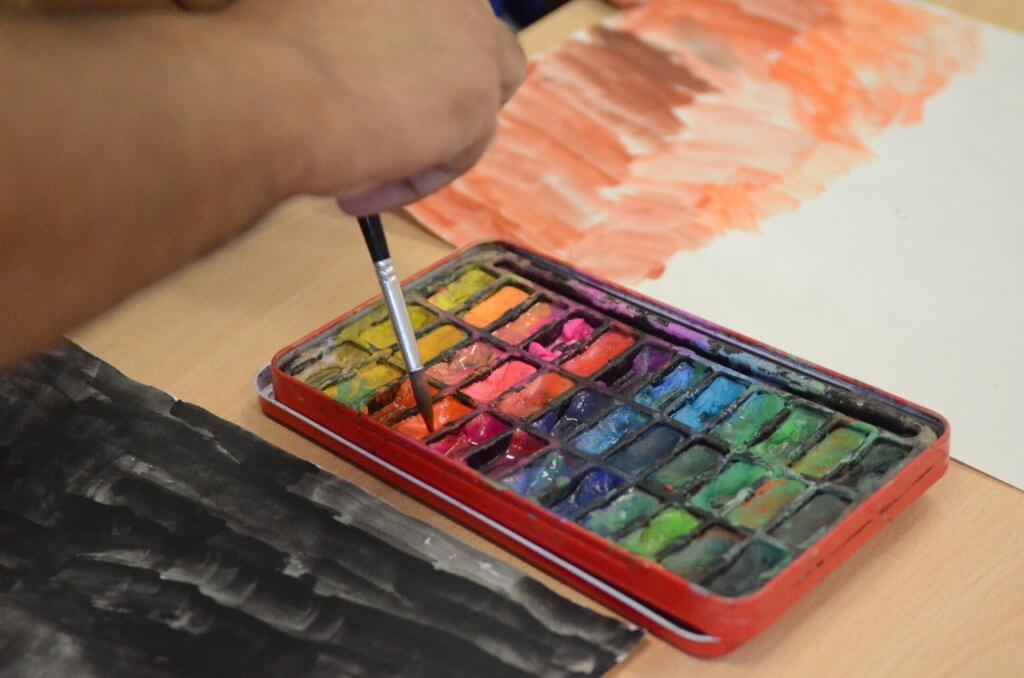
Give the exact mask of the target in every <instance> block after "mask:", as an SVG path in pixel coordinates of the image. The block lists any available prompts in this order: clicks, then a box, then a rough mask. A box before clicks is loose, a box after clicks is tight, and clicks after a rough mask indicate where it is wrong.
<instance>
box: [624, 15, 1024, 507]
mask: <svg viewBox="0 0 1024 678" xmlns="http://www.w3.org/2000/svg"><path fill="white" fill-rule="evenodd" d="M981 35H982V43H983V45H984V53H985V54H984V57H983V58H982V59H981V60H980V63H979V64H978V66H977V67H976V68H975V70H974V72H973V73H971V74H967V75H961V76H958V77H957V78H955V79H954V81H953V82H952V83H951V84H950V85H949V86H947V87H946V88H945V89H944V90H943V91H942V92H940V93H939V94H937V95H936V96H934V97H933V98H932V99H931V100H930V101H929V102H928V103H927V105H926V110H925V115H924V120H923V121H922V122H920V123H918V124H916V125H911V126H908V127H894V128H890V129H889V130H887V131H885V132H883V133H882V134H881V135H879V136H878V137H876V138H875V139H873V140H871V141H870V142H869V146H870V148H871V150H872V152H873V153H874V156H875V157H874V158H873V159H872V160H871V161H869V162H867V163H866V164H864V165H862V166H859V167H857V168H854V169H853V170H850V171H849V172H847V173H845V174H843V175H842V176H840V177H838V178H836V179H834V180H832V181H831V182H830V183H829V184H828V188H827V190H826V192H825V193H824V194H822V195H821V196H819V197H817V198H814V199H812V200H808V201H806V202H804V203H803V204H802V205H801V206H800V207H799V208H798V209H797V210H795V211H793V212H790V213H786V214H782V215H780V216H777V217H773V218H771V219H768V220H765V221H764V222H763V224H762V232H761V233H760V234H751V233H744V232H735V231H734V232H731V233H729V234H728V235H725V236H722V237H720V238H717V239H716V240H714V241H713V242H712V243H710V244H709V245H707V246H706V247H704V248H702V249H700V250H698V251H693V252H685V253H681V254H678V255H676V256H675V257H674V258H673V259H672V260H671V261H670V263H669V265H668V267H667V269H666V272H665V274H664V276H662V277H661V278H660V279H658V280H655V281H647V282H645V283H642V284H640V285H639V286H638V288H639V290H640V291H641V292H644V293H646V294H648V295H650V296H652V297H655V298H657V299H661V300H663V301H665V302H667V303H670V304H672V305H676V306H679V307H680V308H683V309H686V310H688V311H691V312H693V313H696V314H698V315H701V316H703V317H705V318H708V319H709V320H712V321H714V322H717V323H720V324H723V325H725V326H727V327H730V328H733V329H735V330H738V331H740V332H743V333H744V334H747V335H749V336H753V337H757V338H758V339H760V340H762V341H765V342H767V343H769V344H771V345H774V346H776V347H778V348H781V349H783V350H786V351H790V352H792V353H794V354H796V355H799V356H802V357H804V358H807V359H809V360H812V361H814V362H817V363H820V364H823V365H825V366H827V367H829V368H832V369H835V370H837V371H839V372H842V373H844V374H848V375H851V376H855V377H856V378H858V379H860V380H863V381H866V382H868V383H871V384H873V385H876V386H879V387H881V388H884V389H886V390H889V391H892V392H894V393H896V394H898V395H901V396H904V397H906V398H908V399H910V400H912V401H915V402H918V403H920V404H922V405H924V406H927V407H930V408H933V409H935V410H937V411H938V412H940V413H941V414H943V415H945V416H946V417H947V418H948V419H949V420H950V422H951V425H952V454H953V456H954V457H956V458H957V459H959V460H961V461H963V462H965V463H967V464H969V465H971V466H974V467H975V468H977V469H979V470H981V471H983V472H985V473H988V474H991V475H993V476H995V477H996V478H999V479H1000V480H1003V481H1005V482H1007V483H1009V484H1011V485H1014V486H1016V487H1018V488H1021V489H1024V447H1022V445H1021V440H1022V439H1024V416H1022V411H1021V407H1022V406H1024V397H1022V395H1021V393H1022V390H1024V339H1022V336H1024V257H1022V252H1024V217H1022V214H1024V171H1022V168H1021V165H1022V163H1024V39H1022V38H1021V36H1019V35H1016V34H1014V33H1010V32H1008V31H1004V30H1002V29H998V28H995V27H990V26H986V27H984V28H982V29H981Z"/></svg>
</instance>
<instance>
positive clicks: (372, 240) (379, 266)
mask: <svg viewBox="0 0 1024 678" xmlns="http://www.w3.org/2000/svg"><path fill="white" fill-rule="evenodd" d="M359 227H360V228H361V229H362V230H363V238H365V239H366V246H367V247H368V248H369V250H370V257H371V258H372V259H373V267H374V269H375V270H376V271H377V281H378V282H379V283H380V291H381V293H382V294H383V295H384V303H385V305H387V307H388V315H390V316H391V326H392V327H394V328H395V336H396V337H398V347H399V348H400V349H401V351H402V357H404V358H405V366H406V369H407V370H408V371H409V383H410V384H411V385H412V395H413V397H414V398H415V399H416V406H417V408H418V409H419V411H420V416H422V417H423V421H424V423H426V425H427V430H428V431H430V432H431V433H433V431H434V406H433V404H432V403H431V402H430V388H429V387H428V386H427V374H426V372H425V371H424V369H423V359H422V358H421V357H420V347H419V345H418V344H417V343H416V333H415V332H413V329H412V321H410V320H409V309H408V308H406V306H405V296H403V294H402V286H401V285H399V283H398V276H397V275H395V265H394V264H393V263H391V254H390V253H389V252H388V241H387V239H386V238H385V237H384V227H383V226H382V225H381V223H380V216H379V215H376V214H369V215H367V216H363V217H359Z"/></svg>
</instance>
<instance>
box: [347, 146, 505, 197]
mask: <svg viewBox="0 0 1024 678" xmlns="http://www.w3.org/2000/svg"><path fill="white" fill-rule="evenodd" d="M492 138H493V135H488V136H487V137H486V138H484V139H482V140H480V141H478V142H476V143H475V144H473V145H472V146H470V147H469V148H467V149H466V150H465V151H463V152H462V153H459V154H458V155H457V156H456V157H454V158H452V159H451V160H449V161H448V162H446V163H444V164H443V165H438V166H437V167H433V168H431V169H428V170H425V171H423V172H419V173H417V174H414V175H413V176H411V177H409V178H407V179H403V180H401V181H396V182H393V183H389V184H385V185H383V186H378V187H377V188H375V189H373V190H371V191H369V192H367V193H364V194H363V195H358V196H355V197H353V198H340V199H339V200H338V206H339V207H341V209H342V210H344V211H345V212H347V213H348V214H351V215H353V216H361V215H364V214H375V213H377V212H388V211H390V210H394V209H398V208H399V207H404V206H405V205H408V204H410V203H414V202H416V201H417V200H421V199H423V198H425V197H427V196H428V195H431V194H432V193H436V192H437V191H439V190H441V189H442V188H444V187H445V186H447V185H448V184H450V183H451V182H453V181H455V180H456V179H458V178H459V177H460V176H462V175H463V174H465V173H466V172H467V171H469V169H470V168H472V167H473V166H474V165H475V164H476V163H477V161H478V160H480V158H481V157H482V156H483V154H484V152H485V151H486V150H487V147H488V146H490V143H491V140H492Z"/></svg>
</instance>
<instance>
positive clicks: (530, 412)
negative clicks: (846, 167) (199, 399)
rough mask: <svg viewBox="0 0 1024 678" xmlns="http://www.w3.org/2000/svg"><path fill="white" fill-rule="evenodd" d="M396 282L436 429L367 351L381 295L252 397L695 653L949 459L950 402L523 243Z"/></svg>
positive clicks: (926, 482)
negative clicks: (418, 349) (858, 377)
mask: <svg viewBox="0 0 1024 678" xmlns="http://www.w3.org/2000/svg"><path fill="white" fill-rule="evenodd" d="M508 289H515V290H518V292H516V293H508V292H506V293H503V295H504V296H503V298H501V299H499V300H498V301H497V302H494V301H491V300H493V299H494V298H495V295H497V294H498V293H499V292H500V291H501V290H508ZM406 294H407V297H408V299H409V302H410V304H411V305H414V306H416V307H420V308H422V309H423V311H421V312H418V313H419V314H420V316H421V319H422V322H421V323H420V326H419V327H418V328H417V336H418V337H419V338H420V341H421V346H422V345H423V344H422V342H424V341H427V342H431V344H430V345H431V346H432V347H433V349H432V350H430V351H426V350H425V351H424V354H425V358H426V363H427V369H428V376H429V377H430V381H431V387H432V388H433V389H435V395H434V399H435V402H438V403H446V405H445V407H446V408H449V409H450V410H451V412H449V413H448V414H446V416H445V417H442V419H443V421H442V422H441V426H440V428H439V430H438V431H436V432H435V433H434V434H428V433H427V432H426V431H425V428H423V429H421V428H419V427H418V426H417V425H416V424H415V420H416V419H417V417H416V415H415V412H414V411H413V409H414V408H413V406H412V401H411V400H410V399H408V398H404V397H400V396H402V384H403V381H402V379H401V378H398V379H391V380H390V381H388V383H386V384H377V381H387V378H390V377H392V376H393V373H392V372H391V371H386V370H383V368H377V369H378V371H376V372H373V371H371V372H367V366H373V365H378V364H379V365H384V366H386V367H388V368H389V370H390V369H394V370H398V371H399V372H402V370H403V369H404V367H403V365H402V362H401V360H400V357H398V358H396V355H395V354H396V351H395V350H394V347H392V346H384V344H388V343H389V341H387V340H388V339H389V337H388V334H387V330H386V327H385V328H382V327H381V323H382V322H386V313H385V312H384V310H383V307H382V306H381V304H380V301H379V300H373V301H370V302H367V303H366V304H364V305H363V306H361V307H360V308H358V309H355V310H354V311H352V312H350V313H348V314H346V315H345V316H342V317H341V318H339V319H337V320H335V321H333V322H332V323H330V324H328V325H326V326H325V327H323V328H321V329H319V330H317V331H315V332H313V333H311V334H310V335H309V336H307V337H305V338H304V339H302V340H300V341H298V342H296V343H294V344H292V345H291V346H289V347H287V348H285V349H283V350H282V351H281V352H279V353H278V354H277V355H276V356H275V358H274V360H273V362H272V365H271V367H272V388H271V384H264V386H263V387H262V389H263V390H262V391H261V395H262V396H263V397H262V398H261V402H262V403H263V407H264V409H265V411H266V412H267V413H268V414H270V415H271V416H273V417H275V418H277V419H279V420H281V421H283V422H284V423H286V424H288V425H290V426H293V427H294V428H297V429H298V430H300V431H301V432H303V433H305V434H306V435H308V436H310V437H312V438H314V439H315V440H317V441H319V442H320V443H321V444H324V445H325V446H327V447H328V448H329V449H331V450H333V451H335V452H337V453H339V454H341V455H342V456H345V457H346V458H347V459H349V460H351V461H353V462H354V463H356V464H358V465H359V466H361V467H363V468H365V469H367V470H370V471H371V472H374V473H376V474H378V475H380V476H382V477H384V478H385V479H387V480H388V481H390V482H392V483H394V484H396V485H397V486H399V487H401V488H402V489H404V490H406V491H408V492H409V493H410V494H413V495H414V496H416V497H418V498H419V499H421V500H422V501H424V502H425V503H428V504H429V505H431V506H433V507H435V508H437V509H438V510H441V511H443V512H445V513H447V514H449V515H451V516H453V517H455V518H457V519H459V520H461V521H463V522H465V523H466V524H467V525H469V526H471V527H472V528H474V529H476V530H478V531H479V532H481V533H482V534H484V535H485V536H488V537H489V538H491V539H493V540H494V541H495V542H496V543H498V544H500V545H502V546H505V547H507V548H509V549H511V550H513V551H515V552H516V553H518V554H519V555H521V556H522V557H524V558H526V559H528V560H529V561H530V562H532V563H534V564H536V565H538V566H539V567H541V568H543V569H545V570H546V571H548V572H550V573H552V574H554V575H555V576H559V577H560V578H562V579H564V580H565V581H567V582H569V583H570V584H573V585H575V586H577V587H578V588H580V589H581V590H583V591H585V592H586V593H588V594H590V595H592V596H594V597H595V598H596V599H598V600H600V601H601V602H602V603H604V604H606V605H608V606H609V607H611V608H612V609H614V610H615V611H617V612H619V613H621V614H623V615H624V616H626V617H627V618H629V619H632V620H634V621H636V622H637V623H639V624H641V625H643V626H645V627H646V628H648V629H650V630H651V631H652V632H654V633H656V634H658V635H659V636H661V637H663V638H665V639H666V640H669V641H670V642H672V643H674V644H675V645H677V646H678V647H680V648H683V649H685V650H688V651H690V652H693V653H696V654H700V655H714V654H721V653H723V652H727V651H729V650H730V649H732V648H734V647H736V646H737V645H739V644H740V643H742V642H743V641H744V640H746V639H747V638H749V637H751V636H752V635H754V634H755V633H757V632H759V631H760V630H762V629H763V628H765V627H766V626H767V625H768V624H770V623H771V622H772V621H773V620H774V619H775V618H777V617H778V616H779V615H781V614H782V613H783V612H784V611H785V610H786V609H787V608H788V607H789V606H790V605H792V604H793V603H794V602H795V601H796V600H798V599H799V598H800V597H801V596H802V595H804V594H805V593H806V592H807V591H808V590H810V589H811V588H812V587H813V586H814V585H815V584H816V583H817V582H818V581H820V580H821V579H822V578H823V577H824V576H825V575H826V574H827V573H828V572H829V571H831V570H832V569H834V568H835V567H837V566H838V565H839V564H840V563H841V562H842V561H843V560H845V559H846V558H847V557H849V555H850V554H852V553H853V552H854V551H855V550H856V549H857V548H858V547H859V546H860V545H861V544H862V543H864V541H866V540H867V539H868V538H870V536H871V535H873V534H874V533H875V532H877V531H878V530H879V529H880V528H881V526H882V525H884V524H885V523H886V522H887V521H888V520H890V519H891V518H892V517H894V516H895V515H896V514H898V513H899V512H900V511H902V510H903V508H905V507H906V506H907V505H908V504H909V503H910V502H911V501H913V500H914V499H915V498H916V497H917V496H919V495H920V494H921V493H922V492H923V491H924V490H925V489H926V488H927V487H928V486H930V485H931V484H932V483H934V482H935V481H936V480H937V479H938V478H939V477H940V476H941V475H942V473H943V472H944V470H945V468H946V465H947V463H948V450H949V432H948V424H947V423H946V422H945V420H943V419H942V418H941V417H940V416H939V415H937V414H934V413H932V412H929V411H927V410H924V409H922V408H920V407H917V406H915V405H912V404H910V403H907V402H905V401H903V400H900V399H899V398H896V397H894V396H891V395H888V394H886V393H883V392H881V391H878V390H877V389H873V388H870V387H868V386H865V385H863V384H861V383H859V382H856V381H853V380H850V379H847V378H845V377H842V376H840V375H837V374H835V373H833V372H829V371H827V370H825V369H822V368H820V367H817V366H814V365H811V364H809V363H806V362H804V361H801V360H799V359H797V358H794V357H793V356H790V355H787V354H784V353H782V352H779V351H776V350H774V349H771V348H769V347H766V346H764V345H761V344H758V343H756V342H753V341H751V340H749V339H747V338H744V337H742V336H740V335H737V334H735V333H732V332H730V331H728V330H726V329H724V328H721V327H718V326H716V325H713V324H711V323H708V322H706V321H704V320H701V319H699V318H696V317H694V316H692V315H689V314H686V313H684V312H681V311H678V310H675V309H672V308H669V307H665V306H663V305H660V304H658V303H656V302H653V301H650V300H647V299H644V298H642V297H640V296H638V295H636V294H635V293H633V292H630V291H628V290H624V289H621V288H618V287H616V286H614V285H612V284H610V283H607V282H604V281H601V280H599V279H597V278H595V277H593V276H590V275H588V274H584V273H581V272H579V271H577V270H575V269H572V268H570V267H568V266H566V265H564V264H561V263H558V262H555V261H552V260H550V259H548V258H546V257H544V256H542V255H539V254H536V253H532V252H530V251H528V250H525V249H522V248H519V247H514V246H511V245H506V244H502V243H489V244H484V245H480V246H477V247H474V248H470V249H467V250H464V251H461V252H459V253H456V254H454V255H452V256H451V257H449V258H447V259H445V260H444V261H442V262H439V263H438V264H437V265H435V266H434V267H432V268H431V269H429V270H427V271H425V272H423V273H421V274H418V275H416V276H414V277H413V278H412V279H411V280H410V281H409V282H408V283H407V285H406ZM499 302H500V303H499ZM541 303H543V304H548V305H549V307H544V308H542V311H543V313H540V314H538V316H537V317H538V318H540V320H541V322H538V324H537V325H536V326H527V325H528V323H524V325H523V326H522V327H518V328H517V331H516V332H515V333H513V338H514V339H516V341H504V340H502V339H501V338H500V337H496V336H495V334H494V333H500V332H501V330H502V328H505V327H507V326H509V325H510V324H512V323H516V320H517V318H519V317H520V316H522V315H523V314H524V313H527V312H529V310H530V309H531V308H533V307H534V306H535V305H537V304H541ZM482 305H483V306H482ZM480 308H483V309H484V311H486V313H484V312H483V311H480V312H478V314H477V315H478V317H477V322H467V321H466V318H467V316H468V314H470V313H471V312H472V311H473V310H474V309H480ZM532 320H533V318H531V321H532ZM573 321H578V322H585V323H586V324H587V327H588V329H586V330H581V328H580V327H579V326H578V322H577V327H576V328H575V330H572V331H570V332H569V334H570V335H571V340H570V341H567V342H565V343H564V345H561V346H560V345H559V344H558V340H559V337H560V336H561V335H562V333H563V329H564V328H565V327H566V324H567V323H570V322H573ZM443 328H447V329H443ZM368 330H371V334H370V335H369V336H367V335H366V334H365V333H366V332H367V331H368ZM439 332H441V333H440V334H439ZM584 335H585V336H584ZM374 337H383V339H380V340H378V341H368V339H369V338H374ZM534 343H537V344H540V345H541V346H542V348H543V350H541V351H537V350H532V351H531V346H532V345H533V344H534ZM342 346H344V347H346V348H345V349H344V351H342V352H341V354H337V355H336V354H335V353H332V352H336V351H337V350H338V347H342ZM552 347H553V348H552ZM559 348H564V349H565V350H563V351H560V352H559V355H557V356H552V355H551V354H550V351H553V350H558V349H559ZM545 351H548V353H545ZM513 363H516V364H518V365H520V366H521V367H520V368H519V369H520V371H519V372H511V373H510V374H508V375H505V376H504V377H503V376H501V375H498V376H497V377H496V376H494V375H495V374H496V372H498V371H500V370H502V369H505V367H504V366H506V365H510V364H513ZM360 375H363V376H369V377H373V379H371V380H370V383H369V385H368V387H367V388H361V387H362V386H363V385H362V384H358V383H356V384H355V386H353V385H352V384H353V380H358V379H359V378H360ZM402 375H404V372H402ZM499 377H500V378H499ZM506 377H507V378H506ZM489 380H490V381H489ZM332 381H333V383H332ZM323 384H328V386H322V385H323ZM477 384H486V388H485V387H480V388H479V390H478V389H477V388H476V385H477ZM357 387H359V388H357ZM332 388H333V389H334V390H333V391H332V390H331V389H332ZM268 389H269V390H268ZM374 389H375V390H374ZM367 390H370V391H371V393H370V394H369V395H367V394H365V393H364V391H367ZM474 393H476V395H475V396H474ZM389 398H394V399H393V401H392V402H391V403H388V402H387V401H388V399H389ZM446 412H447V410H446ZM698 629H699V631H698Z"/></svg>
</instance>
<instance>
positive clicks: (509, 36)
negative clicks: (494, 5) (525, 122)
mask: <svg viewBox="0 0 1024 678" xmlns="http://www.w3.org/2000/svg"><path fill="white" fill-rule="evenodd" d="M496 23H497V30H498V60H499V61H498V64H499V67H500V68H501V103H502V105H505V104H506V103H507V102H508V100H509V99H511V98H512V95H513V94H515V93H516V90H517V89H519V86H520V85H522V84H523V80H525V79H526V67H527V64H526V54H525V52H523V48H522V46H521V45H520V44H519V40H518V39H516V36H515V33H513V32H512V30H511V29H509V27H508V26H506V25H505V24H504V23H503V22H501V21H497V22H496Z"/></svg>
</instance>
